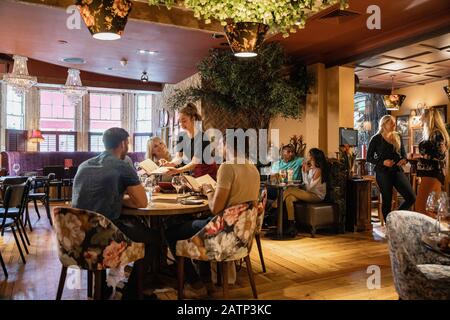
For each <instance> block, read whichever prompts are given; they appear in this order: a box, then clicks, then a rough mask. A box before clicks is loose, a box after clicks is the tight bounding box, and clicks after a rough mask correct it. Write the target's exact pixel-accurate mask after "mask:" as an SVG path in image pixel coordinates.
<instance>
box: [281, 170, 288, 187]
mask: <svg viewBox="0 0 450 320" xmlns="http://www.w3.org/2000/svg"><path fill="white" fill-rule="evenodd" d="M286 177H287V171H286V170H280V178H281V179H280V180H281V181H280V184H284V182H285V181H286Z"/></svg>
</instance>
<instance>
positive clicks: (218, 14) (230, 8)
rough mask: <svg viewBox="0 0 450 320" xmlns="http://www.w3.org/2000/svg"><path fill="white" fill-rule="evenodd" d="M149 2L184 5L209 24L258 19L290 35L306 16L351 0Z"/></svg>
mask: <svg viewBox="0 0 450 320" xmlns="http://www.w3.org/2000/svg"><path fill="white" fill-rule="evenodd" d="M148 2H149V4H150V5H166V6H167V7H168V8H170V7H171V6H175V5H177V6H184V7H186V8H188V9H191V10H192V11H193V12H194V17H196V18H197V19H203V20H204V21H205V23H210V22H211V19H216V20H219V21H220V22H221V23H222V25H223V26H225V25H227V23H228V22H230V21H232V22H258V23H263V24H265V25H267V26H268V27H269V28H270V30H271V32H273V33H279V32H281V33H282V34H283V37H287V36H289V33H294V32H296V31H297V29H299V28H304V26H305V24H306V19H307V18H308V17H310V16H311V15H313V14H315V13H317V12H319V11H320V10H323V9H325V8H327V7H329V6H331V5H334V4H340V6H341V8H342V9H344V8H346V7H347V6H348V0H276V1H275V0H178V1H177V0H148Z"/></svg>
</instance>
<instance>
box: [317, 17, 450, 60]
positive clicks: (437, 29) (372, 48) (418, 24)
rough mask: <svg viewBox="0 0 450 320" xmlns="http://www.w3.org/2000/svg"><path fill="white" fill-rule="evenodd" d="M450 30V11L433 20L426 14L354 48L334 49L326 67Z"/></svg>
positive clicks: (366, 56) (382, 51)
mask: <svg viewBox="0 0 450 320" xmlns="http://www.w3.org/2000/svg"><path fill="white" fill-rule="evenodd" d="M449 30H450V12H443V13H442V14H441V15H440V16H436V17H433V19H432V20H430V18H429V17H427V16H426V15H424V19H422V20H417V21H415V22H414V23H412V24H410V25H405V26H402V27H400V28H397V29H393V30H389V31H385V32H382V33H380V34H379V35H378V36H375V37H371V38H368V39H365V40H364V41H361V42H359V43H357V44H355V45H354V47H353V50H352V49H350V50H349V48H343V50H335V51H333V53H332V54H330V55H332V58H331V57H329V58H325V59H324V60H326V61H328V62H327V63H326V64H325V67H326V68H329V67H333V66H336V65H344V64H348V63H353V62H355V61H358V60H362V59H366V58H368V57H371V56H375V55H378V54H381V53H384V52H387V51H390V50H394V49H397V48H400V47H404V46H408V45H411V44H414V43H416V42H419V41H424V40H427V39H430V38H434V37H438V36H441V35H444V34H447V33H448V32H449Z"/></svg>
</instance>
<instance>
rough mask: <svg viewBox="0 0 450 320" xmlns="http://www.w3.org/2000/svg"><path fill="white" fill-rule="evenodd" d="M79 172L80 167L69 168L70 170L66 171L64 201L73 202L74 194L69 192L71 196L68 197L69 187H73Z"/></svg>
mask: <svg viewBox="0 0 450 320" xmlns="http://www.w3.org/2000/svg"><path fill="white" fill-rule="evenodd" d="M77 171H78V167H70V168H68V170H67V171H66V177H65V178H64V179H63V187H64V189H63V190H64V192H63V198H64V201H71V200H72V194H71V192H69V194H68V195H67V194H66V192H67V189H68V188H69V187H73V180H74V179H75V175H76V174H77Z"/></svg>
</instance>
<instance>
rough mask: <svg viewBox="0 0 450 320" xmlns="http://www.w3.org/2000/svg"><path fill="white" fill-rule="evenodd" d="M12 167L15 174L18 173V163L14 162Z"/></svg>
mask: <svg viewBox="0 0 450 320" xmlns="http://www.w3.org/2000/svg"><path fill="white" fill-rule="evenodd" d="M12 169H13V171H14V172H15V174H16V176H18V175H19V171H20V164H18V163H14V164H13V167H12Z"/></svg>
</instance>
